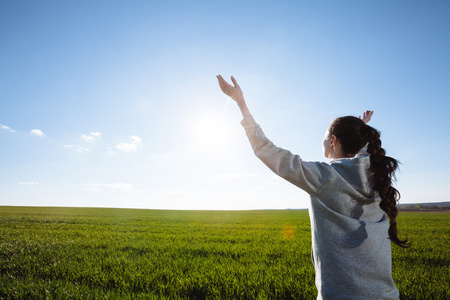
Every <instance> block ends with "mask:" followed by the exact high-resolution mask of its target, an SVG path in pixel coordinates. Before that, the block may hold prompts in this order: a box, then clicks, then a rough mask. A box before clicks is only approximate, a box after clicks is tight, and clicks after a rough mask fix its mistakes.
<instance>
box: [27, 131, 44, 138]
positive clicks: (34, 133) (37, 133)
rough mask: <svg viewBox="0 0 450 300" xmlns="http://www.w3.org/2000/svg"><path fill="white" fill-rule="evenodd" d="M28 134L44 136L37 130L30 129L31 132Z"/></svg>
mask: <svg viewBox="0 0 450 300" xmlns="http://www.w3.org/2000/svg"><path fill="white" fill-rule="evenodd" d="M30 133H31V134H32V135H35V136H39V137H43V136H45V134H44V133H43V132H42V131H41V130H39V129H32V130H30Z"/></svg>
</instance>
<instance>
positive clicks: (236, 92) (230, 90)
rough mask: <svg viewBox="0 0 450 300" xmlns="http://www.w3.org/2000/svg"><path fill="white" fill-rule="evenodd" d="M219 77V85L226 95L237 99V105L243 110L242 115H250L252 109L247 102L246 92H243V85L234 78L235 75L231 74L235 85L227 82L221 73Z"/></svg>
mask: <svg viewBox="0 0 450 300" xmlns="http://www.w3.org/2000/svg"><path fill="white" fill-rule="evenodd" d="M217 79H218V80H219V86H220V89H221V90H222V92H224V94H225V95H227V96H228V97H230V98H231V99H233V100H234V101H236V103H237V105H238V106H239V109H240V110H241V114H242V117H243V118H245V117H246V116H249V115H250V110H249V109H248V107H247V104H246V103H245V99H244V93H242V90H241V87H240V86H239V84H238V83H237V81H236V79H234V77H233V76H231V81H232V82H233V85H234V86H233V85H231V84H229V83H228V82H226V81H225V79H223V77H222V76H221V75H217Z"/></svg>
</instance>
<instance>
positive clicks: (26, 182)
mask: <svg viewBox="0 0 450 300" xmlns="http://www.w3.org/2000/svg"><path fill="white" fill-rule="evenodd" d="M19 184H20V185H37V184H39V182H37V181H24V182H19Z"/></svg>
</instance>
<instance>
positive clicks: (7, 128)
mask: <svg viewBox="0 0 450 300" xmlns="http://www.w3.org/2000/svg"><path fill="white" fill-rule="evenodd" d="M0 128H1V129H4V130H7V131H9V132H16V131H15V130H14V129H12V128H11V127H9V126H6V125H3V124H0Z"/></svg>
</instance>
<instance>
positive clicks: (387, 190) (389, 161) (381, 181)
mask: <svg viewBox="0 0 450 300" xmlns="http://www.w3.org/2000/svg"><path fill="white" fill-rule="evenodd" d="M363 131H365V133H366V135H367V143H368V146H367V153H369V154H370V171H372V173H373V178H374V182H375V185H374V188H375V189H376V190H377V191H378V194H379V195H380V197H381V202H380V208H381V209H382V210H383V211H384V212H386V214H387V215H388V217H389V220H390V225H389V230H388V233H389V239H390V240H391V241H392V242H394V243H395V244H396V245H398V246H400V247H402V248H408V247H410V246H411V242H410V243H408V238H405V239H404V240H401V239H400V238H399V237H398V231H397V220H396V218H397V215H398V208H397V201H398V200H399V199H400V192H399V191H398V190H397V189H396V188H394V187H393V186H392V177H393V176H394V179H395V175H394V173H395V171H396V170H397V168H398V162H397V160H395V159H394V158H392V157H389V156H386V152H385V150H384V149H383V148H381V140H380V133H379V132H378V131H377V130H376V129H375V128H372V127H370V126H369V125H365V126H364V129H363Z"/></svg>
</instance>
